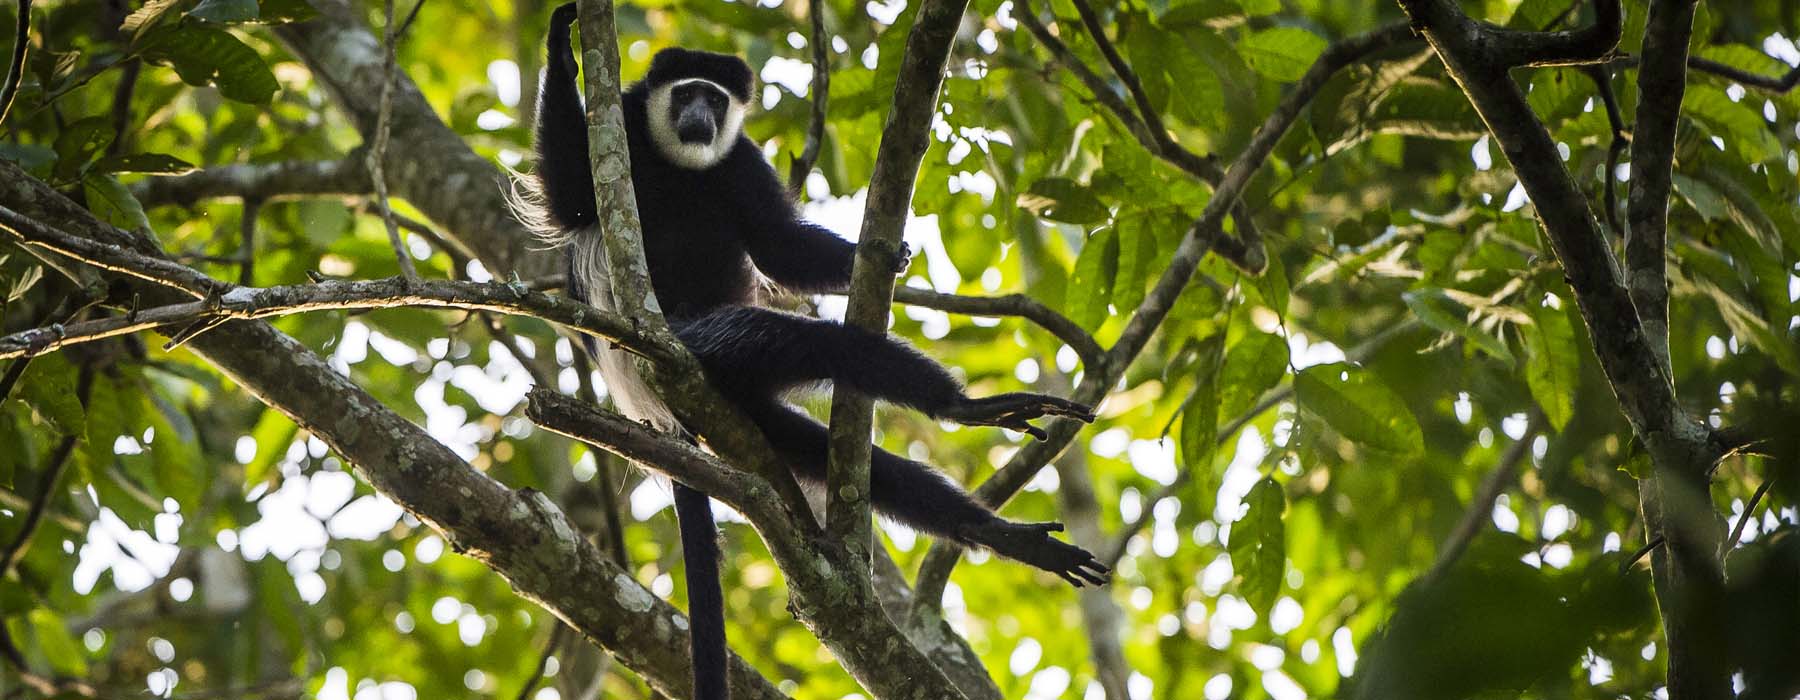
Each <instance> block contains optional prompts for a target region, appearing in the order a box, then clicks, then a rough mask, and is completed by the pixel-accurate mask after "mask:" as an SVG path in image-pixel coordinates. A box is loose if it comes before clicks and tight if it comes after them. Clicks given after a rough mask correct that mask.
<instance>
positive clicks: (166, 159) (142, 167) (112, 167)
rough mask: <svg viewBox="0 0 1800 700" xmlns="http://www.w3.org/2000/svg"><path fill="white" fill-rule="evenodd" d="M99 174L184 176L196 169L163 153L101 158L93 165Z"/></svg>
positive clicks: (191, 164)
mask: <svg viewBox="0 0 1800 700" xmlns="http://www.w3.org/2000/svg"><path fill="white" fill-rule="evenodd" d="M94 170H95V171H96V172H99V173H106V174H111V173H149V174H153V175H185V174H187V173H191V172H194V170H196V168H195V167H194V164H193V163H189V162H187V161H185V160H182V159H180V158H176V157H175V156H171V155H167V154H163V153H130V154H123V155H116V156H107V157H105V158H101V159H100V161H99V162H98V163H95V164H94Z"/></svg>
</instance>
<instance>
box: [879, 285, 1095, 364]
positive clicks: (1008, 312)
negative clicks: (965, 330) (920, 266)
mask: <svg viewBox="0 0 1800 700" xmlns="http://www.w3.org/2000/svg"><path fill="white" fill-rule="evenodd" d="M894 302H895V303H899V304H907V305H909V306H920V307H924V308H927V309H936V310H938V311H945V312H949V313H954V314H965V315H970V316H1016V317H1019V318H1023V319H1025V320H1027V321H1030V322H1032V323H1035V324H1037V325H1038V327H1040V328H1043V329H1044V330H1046V331H1049V333H1050V334H1051V335H1053V336H1056V339H1057V340H1061V341H1063V343H1064V344H1065V345H1068V346H1069V348H1070V349H1071V350H1074V351H1075V354H1076V355H1077V356H1078V357H1080V358H1081V363H1082V365H1084V366H1085V367H1087V369H1088V371H1090V372H1092V371H1097V370H1098V369H1099V367H1100V365H1101V363H1103V362H1105V360H1106V351H1104V350H1102V349H1101V348H1100V343H1098V342H1096V341H1095V340H1094V336H1091V335H1088V332H1087V331H1084V330H1082V329H1081V326H1079V325H1076V323H1075V322H1074V321H1071V320H1069V317H1067V316H1064V315H1062V314H1060V313H1057V312H1056V310H1055V309H1052V308H1050V307H1048V306H1045V305H1044V304H1043V302H1040V301H1038V300H1036V299H1033V298H1031V297H1029V296H1026V295H1024V294H1007V295H1004V296H997V297H981V296H969V295H965V294H944V293H941V292H934V291H932V290H929V289H918V288H916V287H907V286H899V287H895V288H894Z"/></svg>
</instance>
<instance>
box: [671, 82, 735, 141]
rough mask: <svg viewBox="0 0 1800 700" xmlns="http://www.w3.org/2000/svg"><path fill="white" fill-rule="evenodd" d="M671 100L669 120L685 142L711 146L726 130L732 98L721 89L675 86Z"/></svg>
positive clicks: (707, 85)
mask: <svg viewBox="0 0 1800 700" xmlns="http://www.w3.org/2000/svg"><path fill="white" fill-rule="evenodd" d="M669 98H670V99H669V114H668V115H667V118H668V119H669V120H670V121H672V122H674V124H675V136H676V138H679V139H681V142H682V143H687V144H694V145H697V146H704V145H707V144H710V143H712V142H713V139H714V138H716V137H717V136H718V135H719V131H720V130H722V129H724V128H725V116H726V112H727V110H728V108H729V107H730V106H731V99H730V98H729V97H727V96H726V95H725V91H724V90H721V89H719V87H718V86H716V85H713V84H711V83H707V82H698V81H696V82H691V83H684V84H682V85H678V86H676V87H675V89H674V90H673V91H671V94H670V95H669Z"/></svg>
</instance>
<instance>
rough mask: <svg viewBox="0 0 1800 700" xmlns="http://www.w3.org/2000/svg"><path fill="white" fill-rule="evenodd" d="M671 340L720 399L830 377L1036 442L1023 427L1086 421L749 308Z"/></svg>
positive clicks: (906, 356)
mask: <svg viewBox="0 0 1800 700" xmlns="http://www.w3.org/2000/svg"><path fill="white" fill-rule="evenodd" d="M675 332H676V335H677V336H679V337H680V338H681V341H682V343H683V344H685V345H687V347H688V349H689V350H691V351H693V353H694V355H695V356H696V357H698V358H699V359H700V363H701V364H702V365H704V366H705V367H706V370H707V377H708V379H710V380H711V381H712V382H713V383H714V384H716V385H718V386H719V388H720V389H721V390H723V391H725V392H726V393H728V394H732V395H736V396H770V395H773V394H776V393H779V392H780V391H782V390H784V389H788V388H790V387H793V386H796V385H800V384H804V383H807V382H813V381H821V380H830V381H832V382H833V383H836V384H840V385H843V386H848V387H852V388H854V389H856V390H857V391H861V392H863V393H866V394H869V395H871V396H874V397H876V398H879V399H882V400H884V401H889V402H892V403H897V404H900V405H903V406H908V407H911V408H914V409H917V410H919V411H922V412H924V413H925V414H926V415H929V416H932V417H934V418H941V419H944V420H950V421H955V422H958V423H963V424H966V425H992V426H998V427H1002V428H1010V429H1013V430H1017V431H1020V432H1023V433H1027V434H1030V435H1032V436H1033V437H1036V438H1038V439H1043V438H1044V431H1042V430H1040V429H1038V428H1036V427H1034V426H1032V425H1031V424H1030V423H1028V422H1026V421H1029V420H1032V419H1036V418H1042V417H1044V416H1066V417H1070V418H1074V419H1077V420H1081V421H1086V422H1092V421H1093V420H1094V414H1093V410H1092V409H1091V408H1089V407H1087V406H1083V405H1081V404H1078V403H1075V402H1073V401H1069V400H1067V399H1063V398H1060V397H1056V396H1049V395H1045V394H1034V393H1028V392H1017V393H1009V394H1000V395H998V396H989V397H985V398H979V399H976V398H970V397H969V396H968V395H966V394H964V393H963V388H962V385H961V384H960V383H958V382H957V381H956V378H955V377H953V376H951V375H950V372H949V371H948V370H946V369H944V367H943V366H942V365H939V364H938V363H937V362H935V361H933V360H932V359H931V358H929V357H926V356H925V355H924V354H922V353H920V352H919V351H918V350H915V349H913V348H912V347H911V346H908V345H906V344H904V343H901V342H899V341H896V340H894V339H893V338H890V337H888V336H887V335H885V334H879V333H870V332H868V331H865V330H863V329H860V328H853V327H849V326H844V325H842V324H838V323H832V322H830V321H821V320H818V319H812V318H805V317H802V316H795V315H793V314H785V313H781V312H779V311H771V310H768V309H759V308H754V307H733V308H729V309H721V310H719V311H715V312H713V313H711V314H708V315H706V316H702V317H700V318H696V319H690V320H686V321H683V322H681V323H680V324H679V327H678V328H677V329H676V331H675Z"/></svg>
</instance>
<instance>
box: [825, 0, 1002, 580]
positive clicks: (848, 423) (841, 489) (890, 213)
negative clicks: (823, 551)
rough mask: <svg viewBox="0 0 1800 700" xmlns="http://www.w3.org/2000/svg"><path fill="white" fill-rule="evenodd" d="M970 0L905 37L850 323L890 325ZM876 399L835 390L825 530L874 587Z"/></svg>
mask: <svg viewBox="0 0 1800 700" xmlns="http://www.w3.org/2000/svg"><path fill="white" fill-rule="evenodd" d="M967 6H968V0H923V2H922V3H921V4H920V5H919V12H918V15H917V16H916V17H915V18H914V19H913V26H912V31H911V32H909V33H908V34H907V37H906V49H905V52H904V53H903V54H902V55H901V57H900V62H901V63H900V75H899V78H898V79H897V81H896V82H895V84H894V104H893V108H892V109H891V110H890V111H889V112H888V117H887V124H886V126H885V127H883V129H882V132H881V145H880V147H879V148H878V149H877V151H876V154H875V169H874V174H873V175H872V176H871V177H870V180H869V194H868V208H867V211H865V212H864V213H863V222H862V233H861V235H860V236H859V237H858V238H857V246H856V248H857V255H856V262H855V264H854V266H853V268H852V273H851V276H850V290H849V302H848V305H847V307H846V309H845V312H844V325H846V326H852V327H856V328H862V329H864V330H868V331H872V332H875V333H885V332H886V331H887V320H888V314H889V313H890V308H889V307H891V306H892V303H893V295H894V261H895V260H896V259H898V258H899V256H900V250H901V247H900V234H901V232H902V230H903V229H904V228H905V225H906V215H907V214H908V213H909V212H910V211H911V210H912V196H913V184H914V182H915V180H916V179H917V178H918V174H919V164H920V162H921V161H922V160H923V159H924V157H925V150H926V149H927V148H929V147H930V145H931V140H930V137H931V115H932V114H933V113H934V112H935V111H936V110H937V103H938V91H939V89H940V88H941V87H942V86H943V82H944V63H945V62H946V61H948V60H949V57H950V47H951V45H952V44H953V43H955V41H956V27H957V25H958V24H959V23H960V22H961V20H962V15H963V10H964V8H966V7H967ZM874 418H875V404H874V401H873V400H872V399H871V398H870V397H868V396H866V395H864V394H862V393H861V392H858V391H856V390H854V389H852V388H851V387H849V386H845V385H843V384H839V385H838V386H837V387H835V388H834V389H833V390H832V392H831V427H830V432H831V445H830V449H829V452H830V463H829V467H828V468H827V470H826V479H825V484H826V488H825V491H826V493H827V494H828V496H829V498H828V500H827V502H826V507H825V530H826V533H827V535H828V536H830V537H831V538H833V539H835V540H837V541H839V542H840V543H841V544H842V546H843V547H845V548H846V549H848V550H850V551H851V552H852V553H853V554H854V555H855V556H856V558H857V559H858V560H859V561H860V562H862V563H863V565H862V567H861V571H859V572H858V575H857V576H856V580H857V581H858V584H859V585H864V586H866V585H868V581H869V579H868V571H869V570H868V567H867V563H868V561H869V550H870V548H871V547H872V546H873V539H872V537H873V529H872V526H871V521H870V515H869V461H870V453H871V450H872V449H873V448H872V446H871V445H870V434H871V432H872V431H873V423H874Z"/></svg>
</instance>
